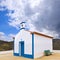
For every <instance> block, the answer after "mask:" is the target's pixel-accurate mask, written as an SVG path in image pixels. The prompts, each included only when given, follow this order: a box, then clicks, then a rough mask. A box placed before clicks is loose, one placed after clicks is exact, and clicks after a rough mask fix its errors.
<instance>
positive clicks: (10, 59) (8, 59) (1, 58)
mask: <svg viewBox="0 0 60 60" xmlns="http://www.w3.org/2000/svg"><path fill="white" fill-rule="evenodd" d="M0 60H60V53H54V54H53V55H51V56H43V57H41V58H37V59H28V58H24V57H18V56H13V54H12V53H7V54H0Z"/></svg>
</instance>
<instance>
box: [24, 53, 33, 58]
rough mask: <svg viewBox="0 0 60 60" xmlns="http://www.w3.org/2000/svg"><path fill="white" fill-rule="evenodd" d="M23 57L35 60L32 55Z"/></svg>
mask: <svg viewBox="0 0 60 60" xmlns="http://www.w3.org/2000/svg"><path fill="white" fill-rule="evenodd" d="M23 57H26V58H31V59H33V56H32V55H29V54H24V56H23Z"/></svg>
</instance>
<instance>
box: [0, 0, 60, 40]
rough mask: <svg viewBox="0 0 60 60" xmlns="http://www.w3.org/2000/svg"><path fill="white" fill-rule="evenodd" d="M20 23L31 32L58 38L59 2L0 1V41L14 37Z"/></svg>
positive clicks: (45, 0) (59, 22) (59, 27)
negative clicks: (25, 24)
mask: <svg viewBox="0 0 60 60" xmlns="http://www.w3.org/2000/svg"><path fill="white" fill-rule="evenodd" d="M22 21H26V22H27V23H28V24H29V27H30V30H31V31H38V32H41V33H44V34H47V35H50V36H53V37H55V38H60V0H0V36H1V37H0V39H4V40H8V38H11V37H12V36H15V35H16V34H17V33H18V32H19V30H20V29H19V26H20V23H21V22H22Z"/></svg>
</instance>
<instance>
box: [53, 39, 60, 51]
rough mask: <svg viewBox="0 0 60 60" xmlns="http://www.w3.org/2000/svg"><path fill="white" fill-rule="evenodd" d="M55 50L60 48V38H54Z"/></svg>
mask: <svg viewBox="0 0 60 60" xmlns="http://www.w3.org/2000/svg"><path fill="white" fill-rule="evenodd" d="M53 50H60V39H53Z"/></svg>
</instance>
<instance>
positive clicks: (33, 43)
mask: <svg viewBox="0 0 60 60" xmlns="http://www.w3.org/2000/svg"><path fill="white" fill-rule="evenodd" d="M32 56H33V58H34V34H32Z"/></svg>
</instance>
